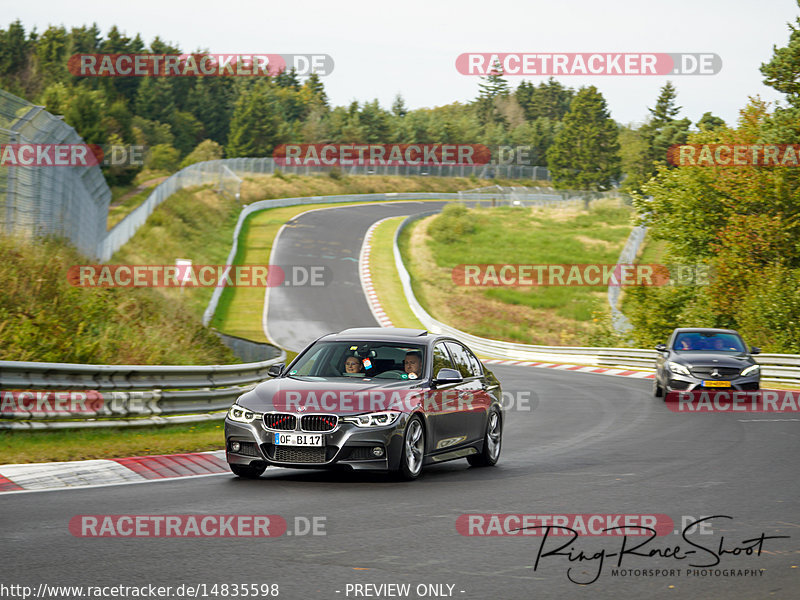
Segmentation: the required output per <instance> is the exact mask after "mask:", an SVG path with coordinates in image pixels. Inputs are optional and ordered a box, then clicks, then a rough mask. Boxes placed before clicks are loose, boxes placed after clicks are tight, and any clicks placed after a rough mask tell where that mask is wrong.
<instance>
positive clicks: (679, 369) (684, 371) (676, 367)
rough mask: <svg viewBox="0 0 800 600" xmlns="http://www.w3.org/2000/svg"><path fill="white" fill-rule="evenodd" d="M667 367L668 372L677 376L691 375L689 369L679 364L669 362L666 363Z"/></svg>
mask: <svg viewBox="0 0 800 600" xmlns="http://www.w3.org/2000/svg"><path fill="white" fill-rule="evenodd" d="M667 366H668V367H669V370H670V371H672V372H673V373H677V374H678V375H691V373H689V369H688V368H686V367H685V366H684V365H682V364H680V363H676V362H672V361H670V362H668V363H667Z"/></svg>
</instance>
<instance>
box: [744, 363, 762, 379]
mask: <svg viewBox="0 0 800 600" xmlns="http://www.w3.org/2000/svg"><path fill="white" fill-rule="evenodd" d="M760 372H761V365H750V366H749V367H747V368H746V369H745V370H744V371H742V377H747V376H748V375H758V374H759V373H760Z"/></svg>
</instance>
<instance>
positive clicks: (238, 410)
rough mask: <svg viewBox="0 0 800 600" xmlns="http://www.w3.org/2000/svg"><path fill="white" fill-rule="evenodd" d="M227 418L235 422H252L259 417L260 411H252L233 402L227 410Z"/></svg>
mask: <svg viewBox="0 0 800 600" xmlns="http://www.w3.org/2000/svg"><path fill="white" fill-rule="evenodd" d="M228 418H229V419H230V420H231V421H236V422H237V423H252V422H253V421H257V420H258V419H260V418H261V413H257V412H253V411H252V410H250V409H249V408H244V407H242V406H239V405H238V404H234V405H233V406H231V408H230V410H228Z"/></svg>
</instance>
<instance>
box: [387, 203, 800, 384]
mask: <svg viewBox="0 0 800 600" xmlns="http://www.w3.org/2000/svg"><path fill="white" fill-rule="evenodd" d="M438 212H439V211H428V212H425V213H419V214H416V215H411V216H410V217H408V218H406V219H405V220H404V221H403V222H402V223H401V224H400V226H399V227H398V228H397V230H396V231H395V235H394V242H393V250H394V261H395V267H396V268H397V273H398V276H399V278H400V282H401V284H402V286H403V293H404V294H405V296H406V301H407V302H408V305H409V307H410V308H411V310H412V312H413V313H414V316H416V317H417V319H419V321H420V322H421V323H422V324H423V325H424V326H425V328H426V329H427V330H428V331H431V332H434V333H443V334H446V335H450V336H452V337H454V338H456V339H458V340H461V341H462V342H464V343H466V344H467V345H469V346H470V348H472V349H473V350H474V351H476V352H477V353H478V354H481V355H483V356H487V357H490V358H500V359H505V360H522V361H532V362H563V361H565V360H568V361H569V362H574V363H576V364H582V365H594V366H616V367H632V368H635V369H641V370H645V371H654V370H655V359H656V356H657V354H658V353H657V352H656V351H655V350H646V349H637V348H586V347H574V346H537V345H532V344H517V343H513V342H502V341H499V340H491V339H488V338H482V337H478V336H475V335H472V334H470V333H467V332H465V331H461V330H460V329H456V328H455V327H451V326H450V325H447V324H445V323H442V322H441V321H438V320H436V319H434V318H433V317H432V316H431V315H430V314H428V312H427V311H426V310H425V309H424V308H423V307H422V305H421V304H420V303H419V300H417V297H416V296H415V295H414V290H413V289H412V286H411V275H410V274H409V272H408V269H406V266H405V264H404V263H403V257H402V255H401V254H400V248H399V246H398V244H397V240H398V238H399V236H400V234H401V232H402V231H403V229H405V228H406V227H407V226H408V225H410V224H411V223H413V222H414V221H417V220H419V219H422V218H425V217H428V216H430V215H433V214H436V213H438ZM756 359H757V362H758V363H759V364H760V365H761V379H762V380H763V381H766V382H773V383H783V384H791V385H800V355H796V354H759V355H758V356H757V357H756Z"/></svg>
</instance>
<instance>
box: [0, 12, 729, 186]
mask: <svg viewBox="0 0 800 600" xmlns="http://www.w3.org/2000/svg"><path fill="white" fill-rule="evenodd" d="M197 52H198V53H203V51H202V50H200V51H197ZM80 53H88V54H93V53H109V54H115V53H134V54H135V53H155V54H180V53H182V50H181V48H180V47H178V46H177V45H175V44H171V43H168V42H165V41H164V40H162V39H161V38H159V37H156V38H155V39H154V40H153V41H152V42H150V44H149V45H148V44H146V43H145V42H144V41H143V40H142V37H141V36H140V35H139V34H136V35H135V36H133V37H128V36H127V35H125V34H124V33H123V32H122V31H121V30H120V29H119V28H118V27H117V26H113V27H111V29H110V30H109V31H108V33H106V34H105V35H103V33H102V32H101V31H100V29H99V28H98V27H97V25H96V24H93V25H91V26H81V27H72V28H71V29H69V30H68V29H67V28H65V27H56V26H50V27H48V28H47V29H46V30H45V31H44V32H42V33H37V32H36V31H35V30H33V31H29V32H26V30H25V28H24V26H23V24H22V23H21V22H19V21H15V22H13V23H11V24H10V25H9V26H8V28H7V29H0V87H1V88H3V89H5V90H7V91H9V92H11V93H13V94H16V95H19V96H22V97H23V98H25V99H27V100H30V101H32V102H34V103H36V104H39V105H42V106H44V107H45V108H46V109H47V110H48V111H49V112H51V113H53V114H58V115H63V116H64V119H65V121H66V122H67V123H68V124H70V125H71V126H73V127H74V128H75V129H76V130H77V131H78V133H79V134H80V135H81V137H83V138H84V139H85V140H86V141H87V142H88V143H98V144H140V145H145V146H147V147H149V148H151V152H150V154H149V158H148V161H149V166H151V167H153V168H163V169H166V170H173V169H175V168H177V167H178V166H179V165H186V164H191V162H196V161H198V160H208V159H211V158H218V157H222V156H225V157H240V156H271V155H272V151H273V149H274V148H275V147H276V146H278V145H280V144H282V143H289V142H291V143H326V142H327V143H351V142H352V143H448V144H459V143H460V144H485V145H487V146H489V147H497V146H500V145H504V146H511V147H517V146H522V147H525V148H526V151H525V164H531V165H541V166H546V167H549V168H550V170H551V172H552V175H553V179H554V182H555V184H556V185H558V186H560V187H573V188H582V189H587V188H588V189H608V188H610V187H612V186H614V185H617V184H619V183H620V182H623V183H624V182H625V181H627V183H624V184H625V185H626V186H627V187H629V188H631V189H638V188H639V187H640V186H641V184H642V183H643V182H644V181H645V180H646V179H647V178H648V177H649V176H650V175H652V174H654V173H655V167H654V166H653V164H652V162H653V161H658V160H660V159H661V158H662V157H663V156H664V152H662V150H663V149H664V148H665V144H666V146H668V145H669V144H670V143H675V142H676V141H677V142H680V141H683V140H685V139H686V136H687V135H688V133H689V128H690V124H689V122H688V120H686V119H683V120H680V119H677V117H676V114H677V110H678V108H676V107H675V106H674V98H675V90H674V88H673V87H671V85H670V86H668V87H667V88H665V89H664V90H662V96H661V97H659V99H658V101H657V103H656V107H655V108H654V109H652V110H651V112H652V117H651V119H650V120H649V121H648V122H647V123H645V124H644V125H643V126H641V127H638V128H635V127H631V126H620V125H618V124H617V123H615V122H614V121H613V120H612V119H611V117H610V114H609V111H608V108H607V105H606V102H605V99H604V98H603V96H602V94H601V93H600V92H599V91H598V90H597V89H596V88H595V87H594V86H590V87H587V88H581V89H579V90H575V89H572V88H569V87H566V86H564V85H562V84H561V83H560V82H559V81H557V80H555V79H553V78H550V79H549V80H547V81H543V82H541V83H539V84H538V85H534V84H533V83H532V82H528V81H522V82H521V83H519V85H518V86H517V87H516V88H512V87H511V86H510V85H509V83H508V82H507V81H506V79H505V78H504V77H503V73H502V70H501V69H499V68H496V69H495V71H493V72H492V73H491V74H490V75H488V76H486V77H483V78H481V82H480V84H479V85H478V90H477V95H476V97H475V98H474V100H472V101H471V102H467V103H459V102H453V103H451V104H448V105H445V106H439V107H435V108H420V109H415V110H409V109H408V108H407V107H406V105H405V102H404V100H403V97H402V96H401V95H399V94H398V95H397V97H396V98H395V100H394V102H393V103H392V106H391V107H388V108H385V107H382V106H381V105H380V103H379V102H378V101H377V100H372V101H364V102H358V101H354V102H351V103H350V104H349V105H345V106H331V103H330V102H329V100H328V97H327V94H326V92H325V87H324V84H323V82H322V80H321V79H320V77H318V76H317V75H315V74H312V75H310V76H309V77H307V78H305V80H304V81H301V79H300V78H299V77H298V76H297V74H296V73H295V72H294V71H293V70H290V71H283V72H281V73H280V74H278V75H276V76H274V77H259V78H254V77H77V76H75V75H72V74H71V73H70V71H69V69H68V68H67V62H68V60H69V58H70V57H71V56H72V55H74V54H80ZM709 118H710V119H711V120H712V121H714V122H721V121H720V120H719V119H716V118H713V117H710V115H709ZM701 124H702V123H701ZM506 158H507V159H508V160H512V161H515V164H518V163H517V162H516V161H517V160H518V157H516V156H513V155H508V154H507V155H506ZM135 174H136V169H130V168H128V169H120V168H116V169H114V168H108V169H106V176H107V177H108V178H109V180H110V182H111V183H125V181H126V180H130V179H132V178H133V176H135Z"/></svg>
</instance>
